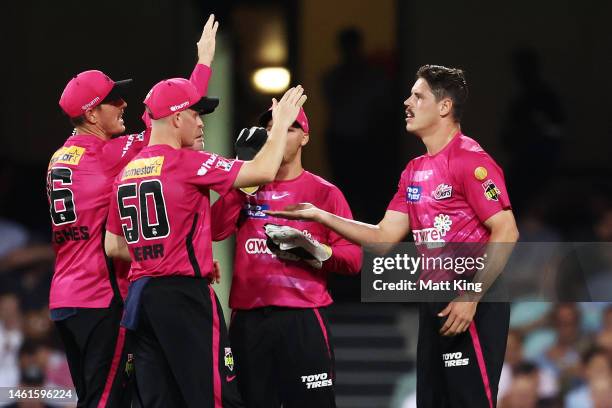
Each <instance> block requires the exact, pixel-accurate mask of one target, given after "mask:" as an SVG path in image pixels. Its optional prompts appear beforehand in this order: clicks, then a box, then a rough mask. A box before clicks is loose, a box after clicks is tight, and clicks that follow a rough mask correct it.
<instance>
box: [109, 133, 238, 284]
mask: <svg viewBox="0 0 612 408" xmlns="http://www.w3.org/2000/svg"><path fill="white" fill-rule="evenodd" d="M241 166H242V162H241V161H239V160H230V159H225V158H223V157H221V156H218V155H216V154H211V153H208V152H196V151H193V150H190V149H178V150H177V149H174V148H172V147H171V146H168V145H163V144H160V145H154V146H147V147H145V148H144V149H142V150H141V151H140V153H139V154H138V155H137V156H136V157H134V158H133V159H132V161H130V162H129V163H128V164H127V166H126V167H125V168H124V169H123V171H122V172H121V173H120V174H119V175H118V176H117V178H116V180H115V183H114V185H113V193H112V195H111V203H110V210H109V217H108V222H107V230H108V231H110V232H112V233H114V234H116V235H123V236H124V237H125V239H126V241H127V243H128V247H129V251H130V255H131V258H132V268H131V270H130V273H129V277H128V279H129V280H130V282H133V281H135V280H137V279H139V278H142V277H145V276H151V277H159V276H170V275H182V276H193V277H202V278H207V277H210V276H211V273H212V271H213V262H212V261H213V260H212V240H211V231H210V197H209V194H210V189H212V190H215V191H216V192H218V193H219V194H226V193H227V192H228V191H229V190H230V189H231V188H232V186H233V184H234V181H235V179H236V177H237V176H238V171H239V170H240V167H241Z"/></svg>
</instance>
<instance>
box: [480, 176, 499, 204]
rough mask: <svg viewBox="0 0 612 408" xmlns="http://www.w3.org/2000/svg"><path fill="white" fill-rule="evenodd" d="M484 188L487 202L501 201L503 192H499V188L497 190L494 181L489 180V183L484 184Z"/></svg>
mask: <svg viewBox="0 0 612 408" xmlns="http://www.w3.org/2000/svg"><path fill="white" fill-rule="evenodd" d="M482 188H484V195H485V197H486V198H487V200H492V201H499V196H500V195H501V191H500V190H499V188H497V186H496V185H495V183H494V182H493V180H491V179H488V180H487V181H485V182H484V183H482Z"/></svg>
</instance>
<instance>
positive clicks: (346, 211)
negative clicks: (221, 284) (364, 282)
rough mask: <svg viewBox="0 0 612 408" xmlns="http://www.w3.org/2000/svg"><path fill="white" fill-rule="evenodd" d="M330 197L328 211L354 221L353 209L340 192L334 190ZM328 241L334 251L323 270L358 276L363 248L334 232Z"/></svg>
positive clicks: (331, 232)
mask: <svg viewBox="0 0 612 408" xmlns="http://www.w3.org/2000/svg"><path fill="white" fill-rule="evenodd" d="M328 197H329V198H330V200H331V202H330V205H329V209H327V210H328V211H330V212H332V213H334V214H336V215H339V216H340V217H343V218H348V219H351V220H352V219H353V214H352V213H351V208H350V207H349V205H348V203H347V202H346V199H345V198H344V195H343V194H342V192H341V191H340V190H338V189H337V188H334V189H333V190H331V191H330V193H329V195H328ZM328 240H329V241H328V242H327V244H328V245H329V246H330V247H331V249H332V256H331V258H329V259H328V260H327V261H325V263H324V264H323V268H324V269H325V270H326V271H327V272H335V273H342V274H347V275H356V274H358V273H359V271H360V269H361V261H362V254H361V247H360V246H359V245H356V244H353V243H352V242H350V241H347V240H346V239H345V238H344V237H342V236H341V235H338V234H337V233H335V232H334V231H330V232H329V236H328Z"/></svg>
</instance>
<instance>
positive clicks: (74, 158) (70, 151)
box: [49, 146, 85, 167]
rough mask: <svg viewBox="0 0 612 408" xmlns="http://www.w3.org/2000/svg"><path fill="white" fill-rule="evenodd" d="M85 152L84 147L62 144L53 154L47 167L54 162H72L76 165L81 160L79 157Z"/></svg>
mask: <svg viewBox="0 0 612 408" xmlns="http://www.w3.org/2000/svg"><path fill="white" fill-rule="evenodd" d="M84 153H85V148H84V147H79V146H64V147H61V148H60V149H59V150H58V151H56V152H55V153H54V154H53V157H51V161H50V162H49V167H51V166H53V165H54V164H72V165H74V166H78V164H79V162H80V161H81V157H82V156H83V154H84Z"/></svg>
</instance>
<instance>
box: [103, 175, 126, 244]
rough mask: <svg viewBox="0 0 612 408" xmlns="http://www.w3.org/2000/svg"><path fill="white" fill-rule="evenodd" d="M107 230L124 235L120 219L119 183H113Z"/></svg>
mask: <svg viewBox="0 0 612 408" xmlns="http://www.w3.org/2000/svg"><path fill="white" fill-rule="evenodd" d="M106 230H107V231H110V232H112V233H113V234H115V235H120V236H123V228H122V227H121V220H120V219H119V207H118V205H117V184H116V183H115V184H114V185H113V192H112V193H111V195H110V205H109V207H108V217H107V219H106Z"/></svg>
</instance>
